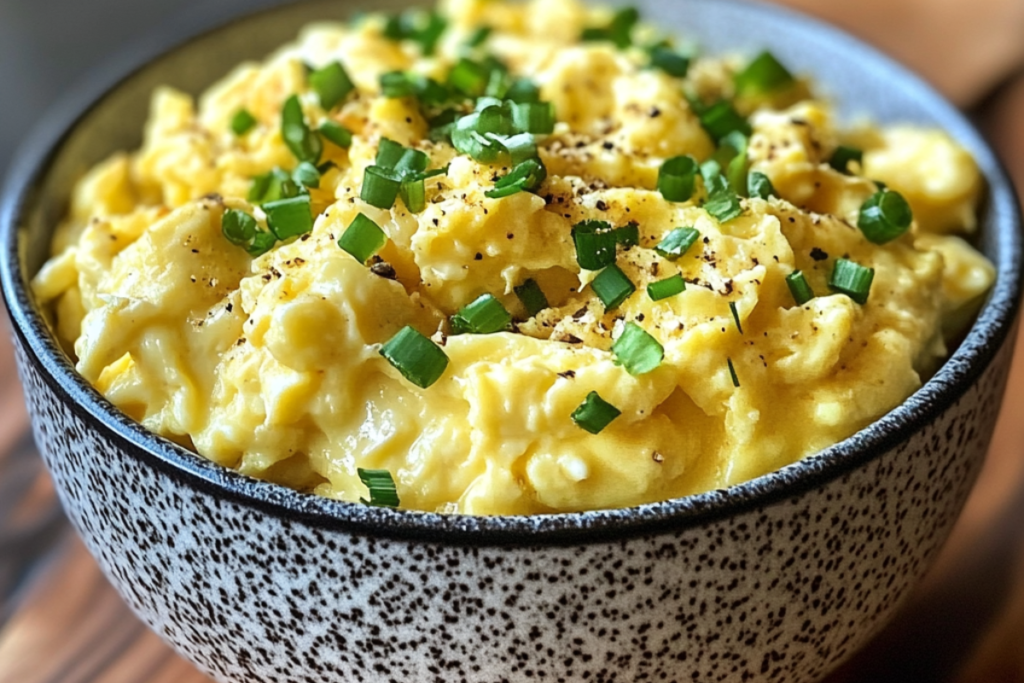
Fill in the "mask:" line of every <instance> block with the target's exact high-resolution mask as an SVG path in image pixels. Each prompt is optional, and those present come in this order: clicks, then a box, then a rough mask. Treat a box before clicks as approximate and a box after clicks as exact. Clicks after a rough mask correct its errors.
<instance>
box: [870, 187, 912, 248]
mask: <svg viewBox="0 0 1024 683" xmlns="http://www.w3.org/2000/svg"><path fill="white" fill-rule="evenodd" d="M913 222H914V212H913V211H912V210H911V208H910V204H908V203H907V200H906V199H904V198H903V195H901V194H900V193H899V192H894V191H893V190H879V191H878V192H876V193H875V194H873V195H871V196H870V197H869V198H868V199H867V201H865V202H864V204H862V205H861V207H860V216H859V217H858V219H857V227H858V228H860V231H861V232H863V233H864V236H865V237H866V238H868V241H869V242H873V243H874V244H885V243H886V242H890V241H892V240H894V239H896V238H897V237H899V236H900V235H902V234H903V233H905V232H906V231H907V230H909V229H910V224H911V223H913Z"/></svg>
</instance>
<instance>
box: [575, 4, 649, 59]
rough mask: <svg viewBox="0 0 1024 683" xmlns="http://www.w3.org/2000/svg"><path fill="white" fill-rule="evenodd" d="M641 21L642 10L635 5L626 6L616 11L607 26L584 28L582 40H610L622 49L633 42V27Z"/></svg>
mask: <svg viewBox="0 0 1024 683" xmlns="http://www.w3.org/2000/svg"><path fill="white" fill-rule="evenodd" d="M639 21H640V12H639V11H637V9H636V8H635V7H625V8H623V9H621V10H619V11H618V12H616V13H615V16H613V17H612V20H611V22H609V23H608V25H607V26H599V27H591V28H586V29H584V30H583V35H582V36H580V40H583V41H589V42H594V41H610V42H612V43H615V45H616V47H618V48H619V49H620V50H624V49H626V48H627V47H629V46H630V45H632V44H633V37H632V36H633V27H634V26H636V24H637V22H639Z"/></svg>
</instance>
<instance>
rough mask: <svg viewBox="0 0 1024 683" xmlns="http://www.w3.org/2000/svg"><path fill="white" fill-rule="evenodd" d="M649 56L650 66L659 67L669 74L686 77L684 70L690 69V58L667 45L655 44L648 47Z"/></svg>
mask: <svg viewBox="0 0 1024 683" xmlns="http://www.w3.org/2000/svg"><path fill="white" fill-rule="evenodd" d="M650 56H651V66H652V67H654V68H656V69H661V70H662V71H664V72H665V73H667V74H668V75H669V76H675V77H676V78H686V72H687V71H689V70H690V58H689V57H687V56H685V55H681V54H679V53H678V52H676V51H675V50H673V49H672V48H670V47H668V46H665V45H655V46H654V47H652V48H651V49H650Z"/></svg>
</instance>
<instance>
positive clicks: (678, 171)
mask: <svg viewBox="0 0 1024 683" xmlns="http://www.w3.org/2000/svg"><path fill="white" fill-rule="evenodd" d="M696 176H697V160H696V159H694V158H693V157H691V156H679V157H672V158H671V159H668V160H666V161H665V163H663V164H662V165H661V168H660V169H659V170H658V191H659V192H661V196H662V197H664V198H665V199H667V200H669V201H670V202H686V201H689V200H690V198H691V197H693V186H694V180H695V179H696Z"/></svg>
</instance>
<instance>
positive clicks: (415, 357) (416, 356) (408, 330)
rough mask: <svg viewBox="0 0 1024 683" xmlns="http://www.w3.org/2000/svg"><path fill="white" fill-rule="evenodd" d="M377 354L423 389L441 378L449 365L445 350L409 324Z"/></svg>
mask: <svg viewBox="0 0 1024 683" xmlns="http://www.w3.org/2000/svg"><path fill="white" fill-rule="evenodd" d="M380 355H382V356H384V358H386V359H387V361H388V362H389V363H391V365H393V366H394V367H395V369H397V370H398V371H399V372H400V373H402V376H403V377H405V378H406V379H407V380H409V381H410V382H412V383H413V384H415V385H416V386H418V387H420V388H422V389H426V388H427V387H429V386H430V385H432V384H433V383H434V382H436V381H437V380H439V379H441V375H443V374H444V371H445V369H446V368H447V367H448V356H446V355H445V353H444V351H443V350H442V349H441V348H440V347H439V346H438V345H437V344H435V343H434V342H432V341H430V339H428V338H427V337H424V336H423V335H422V334H420V333H419V332H417V331H416V330H415V329H413V328H412V327H409V326H408V325H407V326H405V327H403V328H402V329H401V330H400V331H399V332H398V334H396V335H395V336H394V337H392V338H391V339H390V340H389V341H388V342H387V343H385V344H384V345H383V346H382V347H381V348H380Z"/></svg>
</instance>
